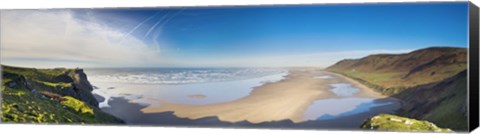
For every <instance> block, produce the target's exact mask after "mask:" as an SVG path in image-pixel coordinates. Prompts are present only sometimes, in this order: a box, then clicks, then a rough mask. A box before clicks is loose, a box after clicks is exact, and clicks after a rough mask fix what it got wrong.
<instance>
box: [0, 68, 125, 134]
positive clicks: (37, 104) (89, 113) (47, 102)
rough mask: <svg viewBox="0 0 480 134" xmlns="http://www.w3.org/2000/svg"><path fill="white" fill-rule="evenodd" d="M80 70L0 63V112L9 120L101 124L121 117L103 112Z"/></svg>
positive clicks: (5, 120)
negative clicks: (36, 67) (0, 68)
mask: <svg viewBox="0 0 480 134" xmlns="http://www.w3.org/2000/svg"><path fill="white" fill-rule="evenodd" d="M91 91H92V87H91V85H90V84H89V82H88V80H87V79H86V75H85V74H84V73H83V70H82V69H78V68H77V69H65V68H57V69H34V68H21V67H11V66H3V65H2V85H1V95H2V101H1V102H2V110H1V111H0V113H1V115H2V121H3V122H10V123H75V124H77V123H101V124H112V123H113V124H118V123H124V122H123V121H122V120H120V119H118V118H116V117H114V116H112V115H109V114H107V113H104V112H102V111H101V110H100V109H99V108H98V107H97V105H98V102H97V100H96V99H95V98H94V97H93V94H92V93H91Z"/></svg>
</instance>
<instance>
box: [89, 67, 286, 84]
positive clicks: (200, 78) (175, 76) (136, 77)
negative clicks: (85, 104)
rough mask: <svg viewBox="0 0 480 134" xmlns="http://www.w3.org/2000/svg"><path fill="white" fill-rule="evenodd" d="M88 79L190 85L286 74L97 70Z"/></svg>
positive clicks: (246, 70)
mask: <svg viewBox="0 0 480 134" xmlns="http://www.w3.org/2000/svg"><path fill="white" fill-rule="evenodd" d="M90 72H91V73H90V74H91V75H89V78H90V79H93V80H94V81H98V82H118V83H133V84H192V83H207V82H221V81H232V80H244V79H251V78H259V77H264V76H269V75H275V74H280V73H286V72H287V70H284V69H271V68H243V69H240V68H234V69H230V68H224V69H219V68H215V69H201V68H200V69H192V68H187V69H178V68H173V69H168V68H158V69H98V70H90Z"/></svg>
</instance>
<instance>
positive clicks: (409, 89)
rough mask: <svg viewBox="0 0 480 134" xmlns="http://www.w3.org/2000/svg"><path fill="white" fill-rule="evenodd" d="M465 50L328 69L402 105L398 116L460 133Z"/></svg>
mask: <svg viewBox="0 0 480 134" xmlns="http://www.w3.org/2000/svg"><path fill="white" fill-rule="evenodd" d="M466 69H467V49H465V48H451V47H432V48H425V49H420V50H416V51H413V52H410V53H406V54H377V55H370V56H367V57H364V58H360V59H349V60H342V61H340V62H338V63H336V64H334V65H332V66H330V67H328V68H327V70H328V71H331V72H336V73H339V74H343V75H345V76H348V77H351V78H353V79H356V80H357V81H359V82H361V83H363V84H365V85H367V86H369V87H371V88H373V89H374V90H377V91H378V92H380V93H383V94H385V95H390V96H392V97H395V98H398V99H400V100H401V101H402V108H401V109H400V110H398V111H397V113H396V114H397V115H401V116H405V117H409V118H415V119H421V120H428V121H430V122H433V123H435V124H437V125H438V126H440V127H445V128H451V129H454V130H459V131H466V130H467V129H468V123H467V116H468V115H467V110H466V108H467V87H466V86H467V71H466Z"/></svg>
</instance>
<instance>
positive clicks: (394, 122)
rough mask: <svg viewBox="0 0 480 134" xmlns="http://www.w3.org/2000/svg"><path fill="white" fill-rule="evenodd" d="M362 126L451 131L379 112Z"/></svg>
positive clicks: (399, 129) (387, 129)
mask: <svg viewBox="0 0 480 134" xmlns="http://www.w3.org/2000/svg"><path fill="white" fill-rule="evenodd" d="M362 128H364V129H372V130H381V131H408V132H453V131H452V130H450V129H444V128H439V127H437V126H436V125H435V124H433V123H430V122H428V121H421V120H415V119H410V118H405V117H400V116H395V115H389V114H380V115H377V116H374V117H372V118H371V119H370V120H368V121H366V122H365V123H364V124H363V125H362Z"/></svg>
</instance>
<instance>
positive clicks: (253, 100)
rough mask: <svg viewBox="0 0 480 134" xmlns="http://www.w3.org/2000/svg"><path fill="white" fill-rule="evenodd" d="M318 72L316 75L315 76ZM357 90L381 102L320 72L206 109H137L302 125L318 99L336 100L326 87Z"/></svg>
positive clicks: (298, 73) (294, 72)
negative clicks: (342, 87)
mask: <svg viewBox="0 0 480 134" xmlns="http://www.w3.org/2000/svg"><path fill="white" fill-rule="evenodd" d="M319 72H320V74H318V73H319ZM318 75H333V76H337V77H334V78H329V79H316V78H314V77H315V76H318ZM345 81H347V83H349V84H352V86H354V87H356V88H358V89H359V90H360V92H359V93H358V94H356V96H358V97H369V98H375V99H385V98H388V96H384V95H381V94H379V93H377V92H375V91H373V90H372V89H370V88H368V87H366V86H364V85H362V84H361V83H359V82H356V81H354V80H353V79H350V78H348V77H345V76H342V75H339V74H335V73H332V72H327V71H325V70H320V69H290V74H288V75H287V76H286V78H285V79H283V80H281V81H277V82H274V83H265V84H263V85H261V86H258V87H255V88H254V89H253V90H252V91H251V93H250V95H248V96H245V97H243V98H240V99H238V100H234V101H231V102H223V103H218V104H208V105H188V104H175V103H170V102H166V101H162V100H158V99H153V98H147V99H149V100H151V101H152V100H153V101H157V103H159V104H160V105H159V106H150V107H146V108H143V109H141V112H143V113H145V114H152V113H163V112H173V114H174V115H175V116H177V117H179V118H187V119H192V120H195V119H200V118H204V117H212V116H213V117H218V119H219V120H221V121H225V122H230V123H235V122H241V121H247V122H249V123H254V124H256V123H262V122H272V121H281V120H290V121H292V122H294V123H301V122H305V121H306V120H305V118H304V112H305V110H306V109H307V108H309V106H310V105H312V104H313V103H314V102H315V101H317V100H320V99H328V98H336V97H338V96H335V95H334V94H333V93H332V92H330V91H328V90H329V89H331V88H332V87H331V86H330V84H334V83H339V82H345Z"/></svg>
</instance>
